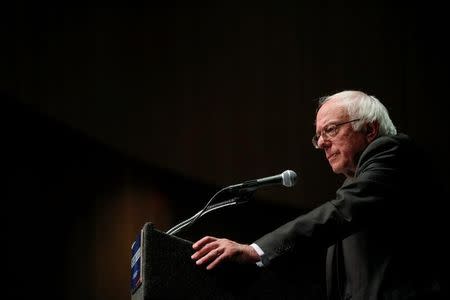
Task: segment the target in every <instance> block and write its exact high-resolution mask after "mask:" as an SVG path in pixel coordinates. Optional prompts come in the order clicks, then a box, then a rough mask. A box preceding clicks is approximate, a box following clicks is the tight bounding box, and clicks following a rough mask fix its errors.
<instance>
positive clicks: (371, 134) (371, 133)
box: [366, 121, 380, 143]
mask: <svg viewBox="0 0 450 300" xmlns="http://www.w3.org/2000/svg"><path fill="white" fill-rule="evenodd" d="M379 132H380V124H378V122H376V121H375V122H371V123H367V124H366V139H367V141H368V142H369V143H371V142H372V141H373V140H374V139H376V138H377V137H378V133H379Z"/></svg>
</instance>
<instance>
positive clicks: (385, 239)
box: [255, 134, 446, 300]
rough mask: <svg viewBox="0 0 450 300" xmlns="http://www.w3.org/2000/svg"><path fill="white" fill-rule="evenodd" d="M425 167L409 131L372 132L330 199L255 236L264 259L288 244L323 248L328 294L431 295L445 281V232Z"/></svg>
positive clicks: (270, 258) (366, 297) (296, 247)
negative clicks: (354, 166) (372, 137)
mask: <svg viewBox="0 0 450 300" xmlns="http://www.w3.org/2000/svg"><path fill="white" fill-rule="evenodd" d="M430 171H431V170H430V169H429V165H428V163H427V162H426V161H425V160H424V155H423V153H422V152H421V151H420V150H419V149H418V148H417V147H415V146H414V144H413V143H412V142H411V140H410V139H409V138H408V137H407V136H406V135H402V134H400V135H397V136H384V137H379V138H377V139H376V140H375V141H373V142H372V143H371V144H370V145H369V146H368V147H367V148H366V149H365V150H364V152H363V153H362V154H361V155H360V158H359V162H358V166H357V170H356V174H355V177H354V178H349V179H347V180H346V181H345V182H344V184H343V185H342V186H341V188H339V190H337V192H336V198H335V199H333V200H331V201H328V202H325V203H324V204H323V205H321V206H319V207H317V208H316V209H314V210H312V211H311V212H309V213H307V214H305V215H301V216H299V217H298V218H296V219H294V220H292V221H291V222H289V223H287V224H285V225H283V226H281V227H279V228H278V229H276V230H275V231H273V232H271V233H269V234H267V235H265V236H263V237H261V238H260V239H258V240H257V241H256V242H255V243H256V244H257V245H259V246H260V247H261V249H262V250H263V251H264V255H263V257H262V261H263V264H265V265H267V264H269V263H271V262H272V261H273V260H275V259H276V258H277V257H278V256H280V255H282V254H284V253H286V252H290V251H293V250H298V251H302V249H304V250H306V249H308V247H309V248H311V247H328V251H327V262H326V283H327V294H328V297H329V298H330V299H361V300H371V299H432V298H431V294H434V293H436V292H438V291H440V290H442V289H443V288H444V286H443V285H442V282H440V277H441V274H440V273H439V270H438V269H439V268H438V267H439V266H443V265H444V261H442V259H443V257H444V256H443V255H446V253H445V252H444V250H443V247H442V244H443V243H445V241H443V239H444V238H445V239H446V235H445V234H444V233H443V228H442V226H441V224H440V222H441V221H442V220H443V219H442V217H441V212H442V211H443V209H442V208H441V207H440V206H439V205H440V201H441V200H442V195H439V194H437V193H434V191H438V185H437V181H435V180H434V178H433V174H430V173H429V172H430ZM443 252H444V253H443ZM300 253H301V252H300ZM299 271H301V270H299ZM419 297H423V298H419ZM433 299H434V298H433Z"/></svg>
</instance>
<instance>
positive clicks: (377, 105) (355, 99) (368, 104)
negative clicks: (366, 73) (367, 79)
mask: <svg viewBox="0 0 450 300" xmlns="http://www.w3.org/2000/svg"><path fill="white" fill-rule="evenodd" d="M329 100H334V101H336V103H338V104H339V105H342V107H344V108H345V109H346V110H347V113H348V116H349V118H350V119H360V120H359V121H358V122H353V123H352V126H353V129H354V130H356V131H359V130H361V128H362V127H363V126H364V125H365V124H367V123H372V122H377V123H378V124H379V133H378V135H379V136H383V135H395V134H397V129H396V128H395V126H394V123H393V122H392V120H391V118H390V117H389V113H388V111H387V109H386V107H385V106H384V105H383V104H382V103H381V102H380V101H379V100H378V99H377V98H375V97H374V96H369V95H367V94H365V93H363V92H360V91H343V92H340V93H337V94H334V95H331V96H327V97H322V98H321V99H320V100H319V108H320V107H321V106H322V105H323V104H325V102H327V101H329Z"/></svg>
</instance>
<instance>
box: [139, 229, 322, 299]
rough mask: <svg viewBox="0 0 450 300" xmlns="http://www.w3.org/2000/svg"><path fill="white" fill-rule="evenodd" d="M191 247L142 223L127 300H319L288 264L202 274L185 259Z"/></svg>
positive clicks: (229, 266) (237, 267)
mask: <svg viewBox="0 0 450 300" xmlns="http://www.w3.org/2000/svg"><path fill="white" fill-rule="evenodd" d="M192 244H193V243H192V242H191V241H188V240H184V239H181V238H179V237H176V236H173V235H168V234H166V233H164V232H161V231H159V230H157V229H155V228H154V226H153V224H152V223H146V224H145V225H144V226H143V228H142V230H141V232H140V233H139V234H138V237H137V238H136V241H135V242H134V243H133V245H132V259H131V262H132V264H131V299H132V300H150V299H316V300H317V299H321V297H320V296H318V295H317V293H320V291H319V292H317V291H315V292H313V294H314V295H311V286H310V284H314V283H313V282H309V283H308V282H307V281H306V282H305V281H302V276H298V274H297V276H295V275H296V274H294V273H293V272H292V271H293V270H289V266H290V267H292V265H290V264H288V267H287V268H286V266H284V267H281V268H277V267H275V268H272V267H263V268H260V267H258V266H256V265H255V264H237V263H231V262H227V263H223V264H221V265H219V266H218V267H216V268H214V269H213V270H206V269H205V268H204V267H199V266H197V265H196V264H195V261H194V260H192V259H191V258H190V257H191V255H192V254H193V253H194V250H193V249H192ZM297 271H298V270H297ZM295 273H297V272H295ZM305 284H306V286H305ZM307 285H309V286H307ZM313 290H315V288H313ZM309 297H310V298H309Z"/></svg>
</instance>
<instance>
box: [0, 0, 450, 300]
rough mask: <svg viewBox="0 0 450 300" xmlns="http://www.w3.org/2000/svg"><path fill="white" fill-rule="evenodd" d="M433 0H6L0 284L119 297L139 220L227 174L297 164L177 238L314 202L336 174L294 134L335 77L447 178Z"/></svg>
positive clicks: (254, 229) (278, 217) (176, 205)
mask: <svg viewBox="0 0 450 300" xmlns="http://www.w3.org/2000/svg"><path fill="white" fill-rule="evenodd" d="M444 12H445V10H444V9H442V8H441V7H440V5H438V3H437V2H436V3H435V2H434V1H429V2H427V3H415V2H410V1H409V2H406V1H405V2H404V3H401V2H400V3H399V2H396V4H395V5H394V4H393V3H390V2H387V1H365V3H359V2H358V1H344V2H331V1H330V2H328V1H315V2H311V1H310V2H307V1H281V2H277V3H276V4H275V3H253V4H242V3H239V4H238V3H232V2H226V3H219V2H211V3H209V4H208V5H202V4H201V3H199V2H197V3H192V2H190V3H189V5H187V4H183V3H181V2H180V3H177V2H166V3H164V4H161V3H158V4H137V3H136V4H132V3H127V4H121V5H115V6H102V5H99V4H96V3H93V2H91V3H89V4H87V3H86V4H85V3H81V2H77V3H76V4H75V3H70V1H69V2H65V3H49V2H39V3H33V4H25V2H21V1H16V2H15V3H13V4H8V6H5V5H4V6H3V8H2V10H1V16H2V17H1V21H0V22H1V25H2V26H1V30H2V39H3V40H2V49H1V52H0V53H1V54H2V55H1V65H2V68H1V70H0V79H1V80H0V88H1V90H2V107H3V108H2V110H1V112H2V124H3V125H2V129H3V132H4V134H3V135H2V136H3V141H4V142H3V143H2V144H3V145H4V146H3V147H4V148H5V149H6V150H7V151H6V154H4V156H3V161H4V164H3V165H4V166H6V174H7V179H6V182H7V189H6V191H7V193H6V201H4V202H3V203H4V204H3V206H4V209H2V211H3V215H4V217H3V218H2V219H3V221H4V222H5V225H4V228H6V235H5V236H4V244H6V245H7V247H6V250H7V251H6V256H5V259H6V260H7V262H8V263H7V265H8V268H7V269H6V270H5V271H6V274H5V276H6V277H7V278H8V281H7V285H8V286H9V287H10V288H9V289H7V290H6V291H4V292H2V293H7V295H8V298H10V299H16V298H17V299H21V298H27V297H28V296H29V295H30V294H33V295H43V296H45V297H46V298H55V299H126V298H128V297H129V294H128V293H129V284H128V283H129V247H130V244H131V242H132V240H133V239H134V236H135V234H136V232H137V231H138V230H139V229H140V227H141V226H142V225H143V224H144V223H145V222H147V221H151V222H153V223H154V224H155V225H156V226H157V228H160V229H162V230H165V229H168V228H170V227H171V226H173V225H174V224H176V223H177V222H179V221H181V220H182V219H184V218H187V217H189V216H190V215H191V214H193V213H194V212H196V211H197V210H198V209H199V208H200V207H201V206H202V205H203V204H204V203H205V202H206V201H207V200H208V199H209V197H211V196H212V195H213V194H214V192H215V191H216V190H217V189H218V188H220V187H223V186H225V185H228V184H234V183H237V182H240V181H244V180H248V179H253V178H258V177H264V176H268V175H273V174H277V173H279V172H281V171H283V170H284V169H288V168H289V169H294V170H296V171H297V172H298V173H299V183H298V184H297V185H296V187H295V188H294V189H289V190H286V189H282V188H273V189H269V190H267V191H261V192H259V193H258V194H257V195H256V199H255V201H252V202H250V203H248V205H247V206H243V207H239V208H233V209H228V210H224V211H222V212H220V213H217V214H212V215H210V216H207V217H205V219H202V220H200V221H199V222H198V224H196V225H195V226H193V227H192V228H190V230H189V231H187V232H185V233H184V235H185V237H186V238H188V239H195V238H198V237H200V236H201V235H203V234H217V235H224V236H228V237H231V238H235V239H238V240H241V241H245V242H251V241H252V240H253V239H255V238H257V237H258V236H259V235H260V234H262V233H264V232H265V231H266V230H269V229H271V228H273V227H274V226H276V225H278V224H280V223H282V222H284V221H285V220H288V219H290V218H291V217H293V216H295V215H297V214H299V213H301V212H302V211H305V210H307V209H310V208H311V207H314V206H316V205H318V204H320V203H321V202H323V201H326V200H327V199H329V197H332V196H333V192H334V190H335V188H336V186H337V185H338V184H339V182H340V181H341V180H342V178H336V177H335V176H334V175H333V174H332V173H331V172H330V170H329V168H328V166H327V163H326V161H325V160H324V159H323V155H322V154H320V153H318V152H316V151H314V149H312V147H311V145H310V136H312V133H313V129H314V128H313V121H314V110H315V100H316V99H317V98H318V97H320V96H323V95H326V94H331V93H334V92H338V91H341V90H344V89H361V90H364V91H366V92H368V93H370V94H374V95H375V96H377V97H379V98H380V99H381V100H382V101H383V102H384V103H385V104H386V106H387V107H388V109H389V110H390V112H391V115H392V117H393V119H394V122H395V123H396V125H397V126H398V128H399V130H400V131H403V132H407V133H409V134H410V135H411V136H413V137H414V138H415V139H417V140H418V141H419V142H420V143H422V144H423V145H424V146H425V147H426V149H427V150H428V151H429V152H430V154H431V155H432V157H433V158H434V160H435V163H436V164H437V165H438V166H439V168H438V170H439V171H440V172H441V173H442V175H443V178H444V181H445V183H446V185H448V181H449V175H448V172H447V170H448V168H449V163H448V160H447V159H446V157H447V155H448V147H449V134H448V130H447V128H448V124H447V112H446V110H444V109H443V108H442V105H443V104H444V103H445V101H446V99H445V95H446V94H447V93H446V88H447V77H448V75H447V70H448V68H447V66H448V47H447V46H446V45H445V38H446V36H447V35H448V34H447V32H448V31H447V28H446V26H445V18H444ZM3 95H6V96H3ZM3 100H4V101H3ZM412 163H413V162H412ZM418 176H435V174H418ZM436 177H437V176H436ZM249 220H250V221H249ZM318 255H320V253H319V254H318ZM312 261H314V260H312ZM311 269H312V271H311V272H313V273H314V274H316V273H317V274H319V275H320V273H321V272H322V271H323V269H322V266H319V265H317V266H316V268H311ZM319 284H320V283H319Z"/></svg>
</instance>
